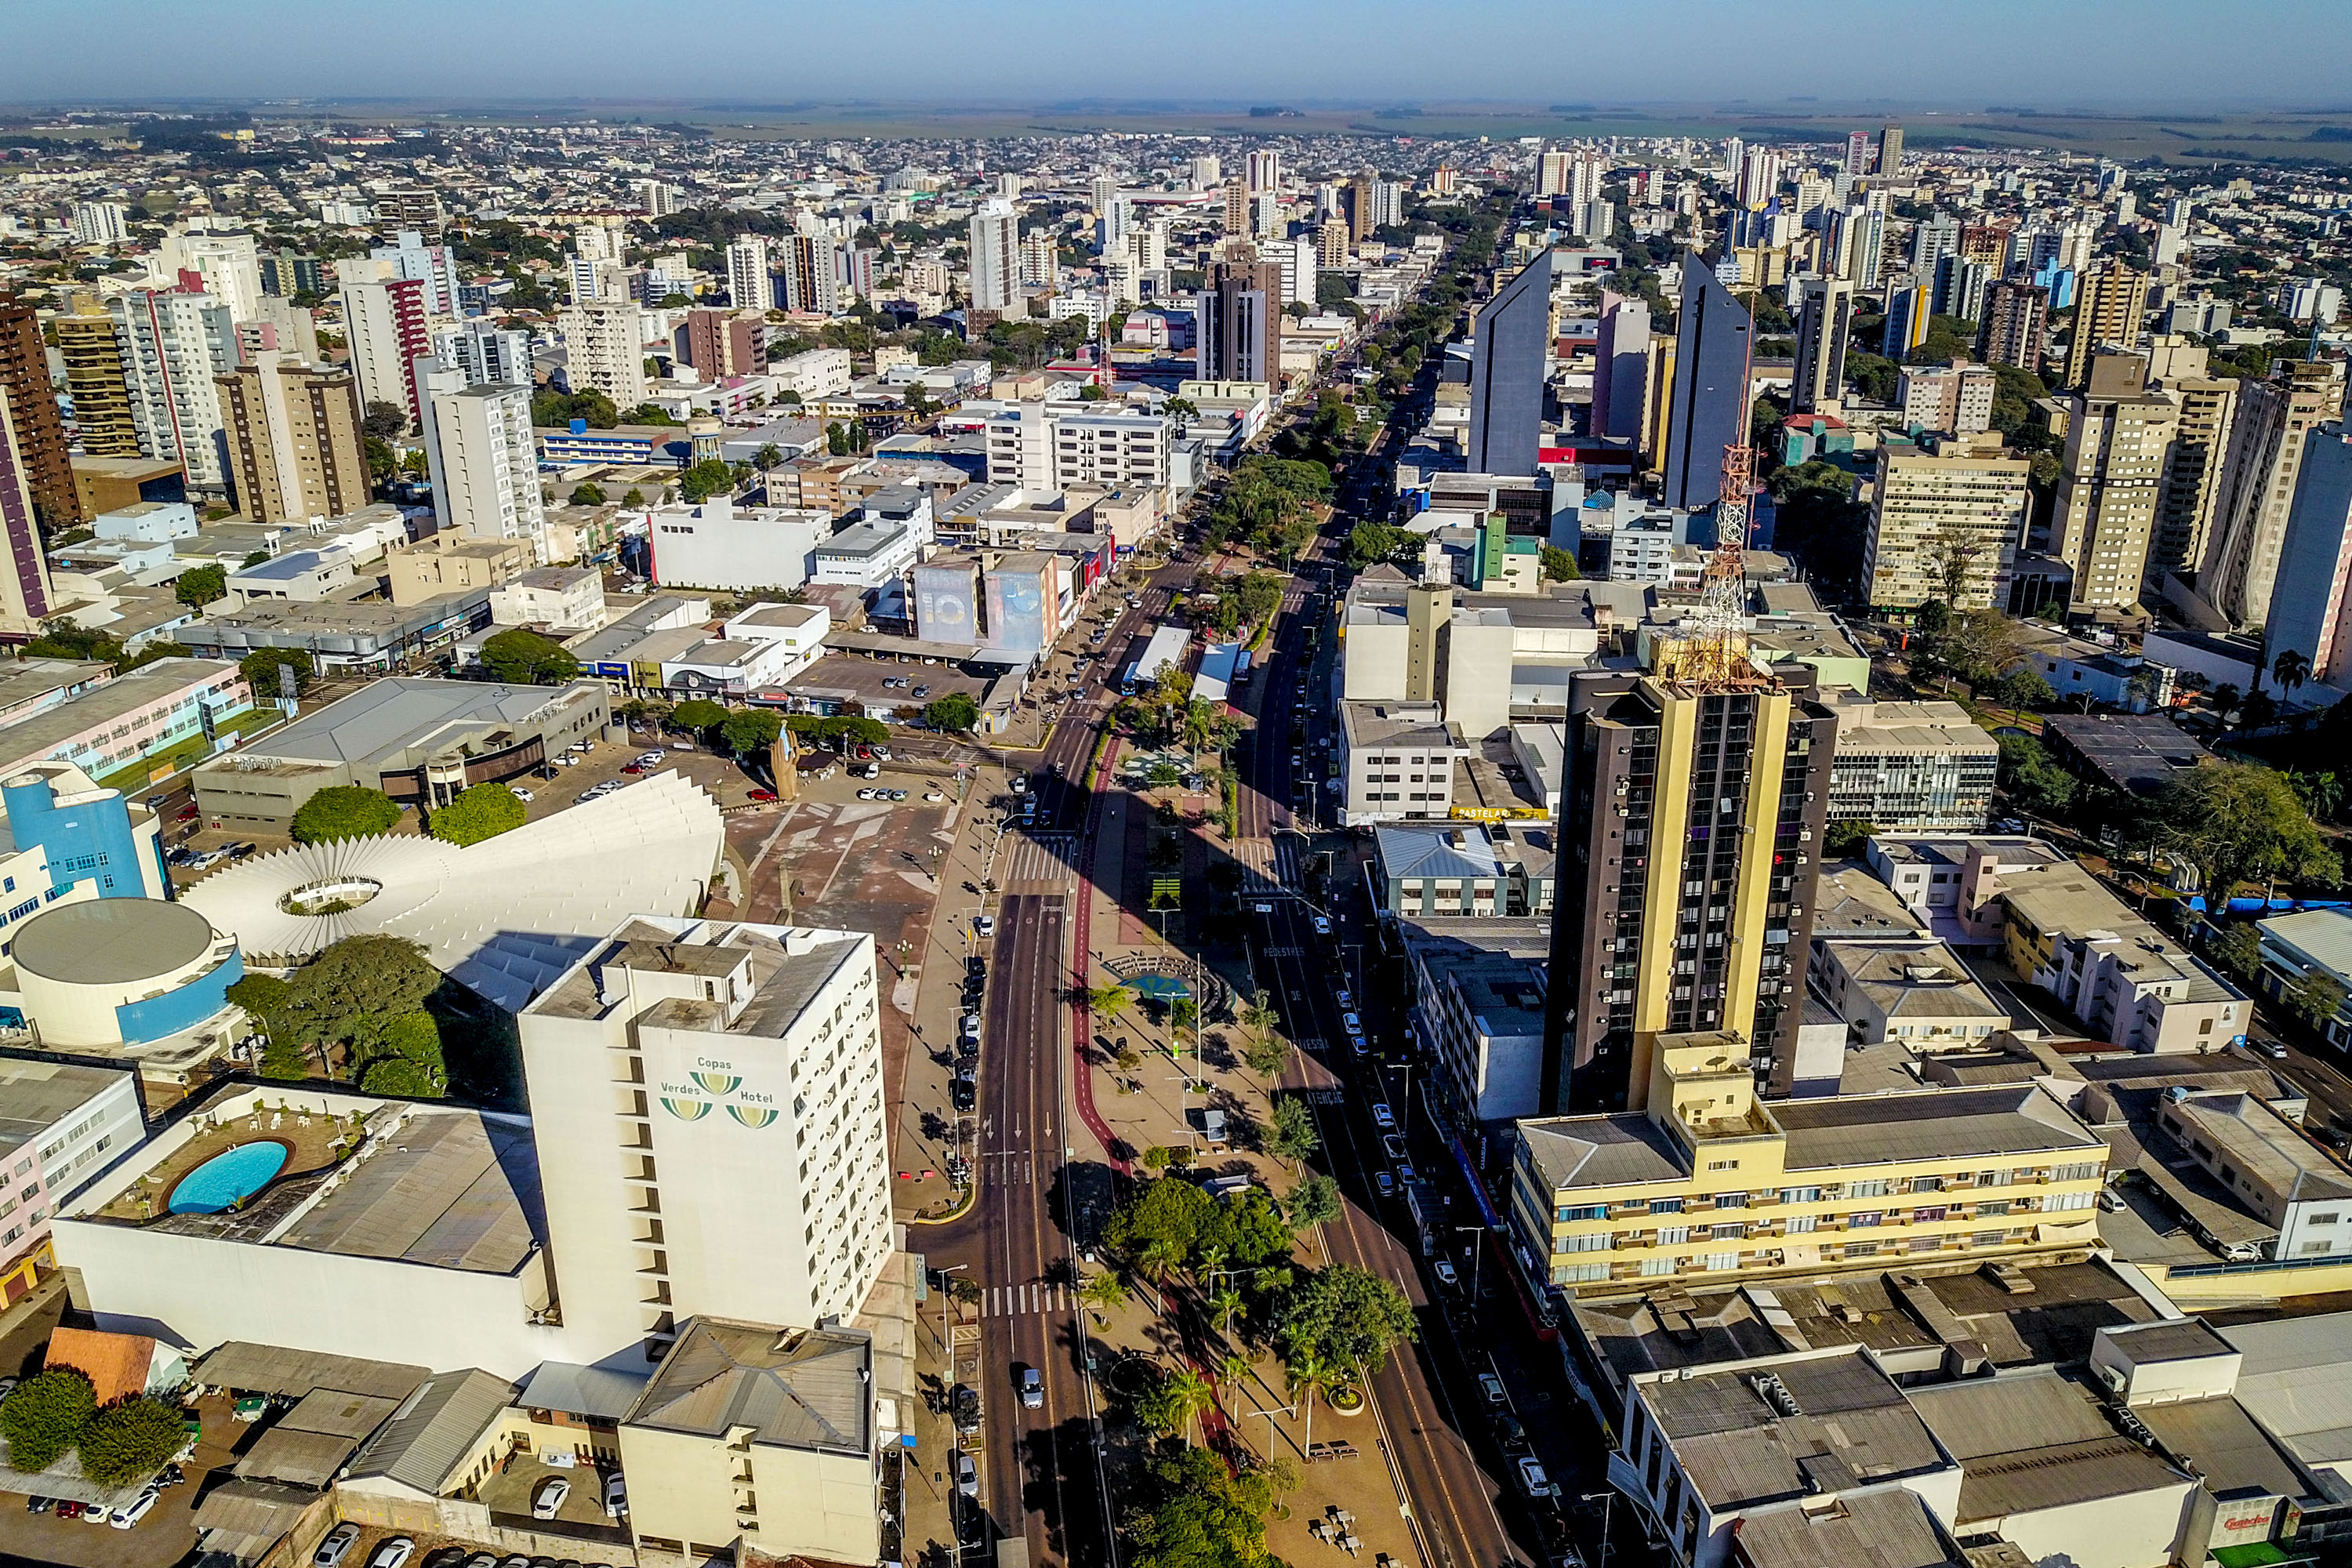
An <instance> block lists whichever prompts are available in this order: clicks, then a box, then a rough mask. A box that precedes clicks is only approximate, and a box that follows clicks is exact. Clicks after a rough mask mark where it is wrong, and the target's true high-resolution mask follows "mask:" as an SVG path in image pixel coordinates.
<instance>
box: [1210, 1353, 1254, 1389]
mask: <svg viewBox="0 0 2352 1568" xmlns="http://www.w3.org/2000/svg"><path fill="white" fill-rule="evenodd" d="M1249 1374H1250V1363H1249V1357H1247V1356H1245V1355H1240V1354H1237V1353H1235V1352H1232V1351H1228V1352H1225V1356H1224V1359H1223V1360H1222V1361H1220V1362H1218V1363H1217V1383H1218V1385H1219V1386H1220V1387H1223V1388H1239V1387H1240V1386H1241V1384H1242V1380H1243V1379H1244V1378H1245V1377H1247V1376H1249Z"/></svg>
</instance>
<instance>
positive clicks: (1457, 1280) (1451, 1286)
mask: <svg viewBox="0 0 2352 1568" xmlns="http://www.w3.org/2000/svg"><path fill="white" fill-rule="evenodd" d="M1429 1271H1430V1272H1431V1273H1432V1274H1434V1275H1436V1276H1437V1282H1438V1283H1439V1284H1440V1285H1443V1286H1444V1287H1445V1288H1446V1289H1448V1290H1458V1289H1461V1287H1462V1276H1461V1275H1459V1274H1456V1273H1455V1272H1454V1265H1453V1264H1451V1263H1448V1262H1447V1261H1446V1260H1445V1259H1444V1258H1439V1259H1438V1260H1437V1261H1436V1262H1434V1263H1433V1264H1431V1265H1430V1266H1429Z"/></svg>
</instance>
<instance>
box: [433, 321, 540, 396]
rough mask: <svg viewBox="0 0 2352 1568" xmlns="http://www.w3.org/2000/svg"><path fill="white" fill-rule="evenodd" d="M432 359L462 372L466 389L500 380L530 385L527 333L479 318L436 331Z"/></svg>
mask: <svg viewBox="0 0 2352 1568" xmlns="http://www.w3.org/2000/svg"><path fill="white" fill-rule="evenodd" d="M433 357H434V358H435V359H437V360H439V361H440V362H441V363H443V364H445V365H448V366H450V367H452V368H454V369H456V370H458V371H461V372H463V373H464V374H465V377H466V384H467V385H468V386H480V385H483V384H486V383H490V382H501V381H505V382H514V383H517V384H520V385H523V386H529V385H530V384H531V368H532V367H531V358H530V333H529V332H526V331H521V330H520V329H518V328H514V327H500V326H497V325H494V324H493V323H491V322H490V321H486V320H485V319H483V318H482V317H479V316H476V317H473V318H471V319H469V320H467V321H465V322H464V323H463V324H461V325H458V326H449V327H439V328H436V329H435V331H434V333H433Z"/></svg>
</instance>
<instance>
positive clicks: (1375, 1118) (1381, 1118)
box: [1372, 1100, 1396, 1132]
mask: <svg viewBox="0 0 2352 1568" xmlns="http://www.w3.org/2000/svg"><path fill="white" fill-rule="evenodd" d="M1372 1125H1373V1126H1375V1127H1377V1128H1379V1129H1380V1130H1381V1131H1383V1132H1385V1131H1388V1130H1389V1129H1390V1128H1392V1127H1394V1126H1395V1125H1396V1113H1395V1112H1394V1111H1392V1110H1390V1109H1389V1108H1388V1104H1387V1102H1386V1101H1384V1100H1374V1101H1372Z"/></svg>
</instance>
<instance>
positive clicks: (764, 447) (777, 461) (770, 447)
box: [751, 441, 784, 473]
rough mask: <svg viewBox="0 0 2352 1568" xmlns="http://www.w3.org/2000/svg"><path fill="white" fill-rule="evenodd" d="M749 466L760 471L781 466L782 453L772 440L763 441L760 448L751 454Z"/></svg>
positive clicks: (763, 471)
mask: <svg viewBox="0 0 2352 1568" xmlns="http://www.w3.org/2000/svg"><path fill="white" fill-rule="evenodd" d="M751 466H752V467H753V468H757V469H759V470H760V471H761V473H766V472H767V471H768V470H769V469H770V468H782V467H783V466H784V454H783V452H782V449H781V448H779V447H777V445H776V444H775V443H774V442H773V441H767V442H763V443H761V447H760V449H759V450H758V451H756V452H754V453H752V454H751Z"/></svg>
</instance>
